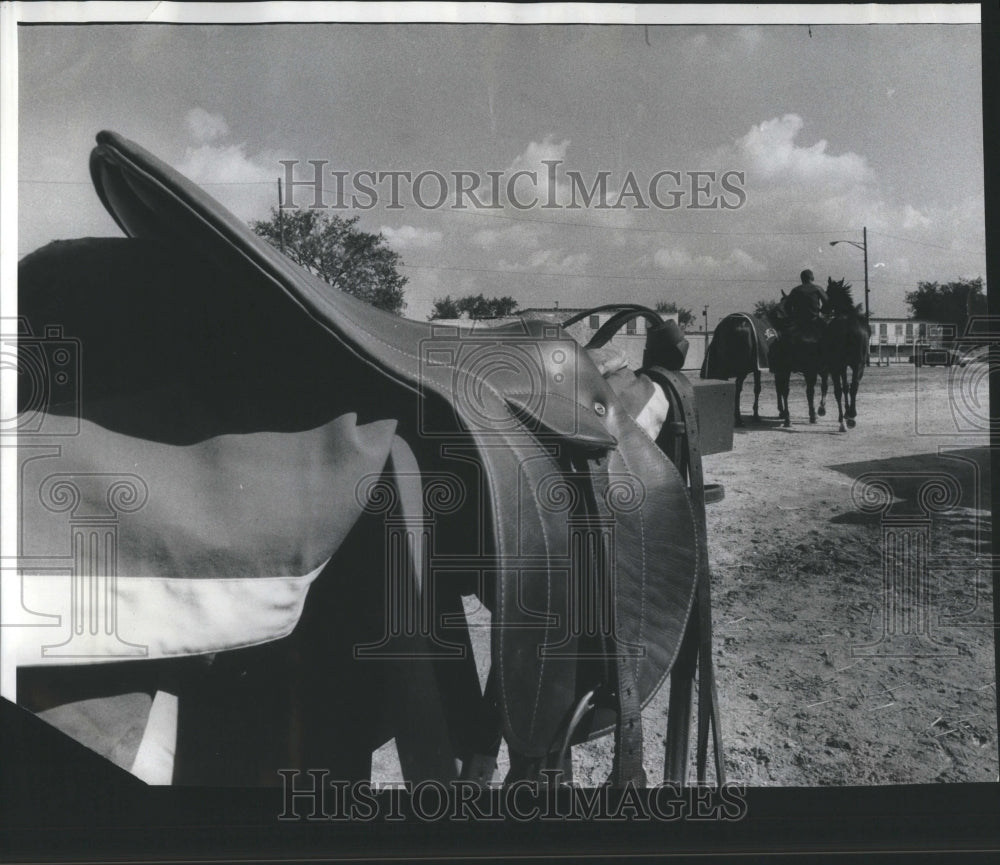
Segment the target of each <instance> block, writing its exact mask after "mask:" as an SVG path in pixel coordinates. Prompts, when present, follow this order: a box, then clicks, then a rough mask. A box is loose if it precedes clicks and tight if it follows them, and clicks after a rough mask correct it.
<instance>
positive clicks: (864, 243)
mask: <svg viewBox="0 0 1000 865" xmlns="http://www.w3.org/2000/svg"><path fill="white" fill-rule="evenodd" d="M838 243H847V244H850V245H851V246H853V247H854V248H855V249H860V250H861V251H862V252H863V253H864V254H865V324H866V325H868V332H869V333H871V311H870V309H869V306H868V226H867V225H866V226H864V227H863V228H862V229H861V243H858V242H857V241H856V240H831V241H830V246H836V245H837V244H838ZM868 366H871V359H870V358H869V360H868Z"/></svg>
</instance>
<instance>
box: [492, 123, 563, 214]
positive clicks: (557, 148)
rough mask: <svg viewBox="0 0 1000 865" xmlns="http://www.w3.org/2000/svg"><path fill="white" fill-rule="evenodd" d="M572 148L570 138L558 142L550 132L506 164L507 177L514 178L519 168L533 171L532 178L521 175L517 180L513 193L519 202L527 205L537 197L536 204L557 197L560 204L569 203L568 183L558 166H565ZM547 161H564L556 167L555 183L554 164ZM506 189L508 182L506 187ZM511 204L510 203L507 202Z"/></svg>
mask: <svg viewBox="0 0 1000 865" xmlns="http://www.w3.org/2000/svg"><path fill="white" fill-rule="evenodd" d="M568 149H569V139H565V140H563V141H560V142H558V143H557V142H556V141H555V140H554V138H553V136H551V135H546V136H545V138H543V139H542V140H541V141H530V142H528V146H527V147H526V148H525V149H524V150H523V151H522V152H521V153H520V154H519V155H518V156H517V157H515V159H514V161H513V162H511V164H510V165H509V166H508V167H507V173H506V175H505V178H510V177H512V176H513V175H514V174H515V173H516V172H518V171H530V172H532V174H533V175H534V176H533V177H529V176H521V177H518V179H517V180H516V181H515V182H514V189H513V192H514V195H515V197H516V198H517V200H518V202H520V203H523V204H527V203H529V202H530V201H532V199H538V204H537V205H535V206H536V207H541V206H542V205H544V204H545V203H546V202H550V201H552V200H555V201H556V202H558V203H559V204H561V205H562V204H567V203H568V202H569V200H570V196H569V192H570V190H569V185H568V184H567V183H566V182H565V180H560V179H559V171H558V169H559V168H562V169H565V162H566V151H567V150H568ZM546 162H561V163H563V164H562V165H561V166H556V177H555V182H554V183H553V177H552V167H551V166H550V165H546V164H545V163H546ZM504 191H505V192H506V182H505V186H504ZM508 203H509V202H508Z"/></svg>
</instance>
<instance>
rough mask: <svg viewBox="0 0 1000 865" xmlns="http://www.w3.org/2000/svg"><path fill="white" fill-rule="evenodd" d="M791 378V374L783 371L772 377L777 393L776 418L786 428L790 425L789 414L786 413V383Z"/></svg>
mask: <svg viewBox="0 0 1000 865" xmlns="http://www.w3.org/2000/svg"><path fill="white" fill-rule="evenodd" d="M791 377H792V374H791V373H790V372H786V371H785V370H782V371H781V372H778V373H775V375H774V389H775V390H776V391H777V392H778V417H779V418H781V419H782V420H783V421H784V423H783V424H782V426H786V427H789V426H791V425H792V418H791V414H790V413H789V411H788V382H789V379H790V378H791Z"/></svg>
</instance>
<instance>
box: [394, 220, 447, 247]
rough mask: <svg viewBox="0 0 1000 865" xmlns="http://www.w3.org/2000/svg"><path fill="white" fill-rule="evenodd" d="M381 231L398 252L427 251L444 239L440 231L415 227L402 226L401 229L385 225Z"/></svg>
mask: <svg viewBox="0 0 1000 865" xmlns="http://www.w3.org/2000/svg"><path fill="white" fill-rule="evenodd" d="M379 231H381V233H382V235H383V236H384V237H385V239H386V240H387V241H388V242H389V246H391V247H392V248H393V249H396V250H399V249H426V248H427V247H429V246H436V245H437V244H439V243H440V242H441V238H442V237H443V235H442V234H441V232H440V231H429V230H428V229H426V228H417V227H416V226H414V225H401V226H400V227H399V228H393V227H392V226H389V225H383V226H382V227H381V228H380V229H379Z"/></svg>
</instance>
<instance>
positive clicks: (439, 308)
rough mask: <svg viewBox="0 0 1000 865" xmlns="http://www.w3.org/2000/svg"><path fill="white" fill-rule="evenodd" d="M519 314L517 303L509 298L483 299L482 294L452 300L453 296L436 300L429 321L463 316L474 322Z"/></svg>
mask: <svg viewBox="0 0 1000 865" xmlns="http://www.w3.org/2000/svg"><path fill="white" fill-rule="evenodd" d="M515 312H517V301H516V300H514V298H512V297H509V296H504V297H483V295H482V294H476V295H471V294H470V295H468V296H467V297H459V298H456V299H454V300H453V299H452V297H451V295H450V294H449V295H446V296H445V297H440V298H437V299H435V301H434V308H433V311H432V312H431V314H430V316H428V319H429V320H430V321H434V320H435V319H438V318H460V317H461V316H462V315H466V316H468V318H470V319H473V320H479V319H484V318H502V317H503V316H506V315H513V314H514V313H515Z"/></svg>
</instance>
